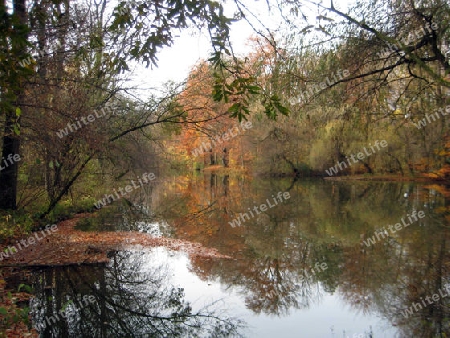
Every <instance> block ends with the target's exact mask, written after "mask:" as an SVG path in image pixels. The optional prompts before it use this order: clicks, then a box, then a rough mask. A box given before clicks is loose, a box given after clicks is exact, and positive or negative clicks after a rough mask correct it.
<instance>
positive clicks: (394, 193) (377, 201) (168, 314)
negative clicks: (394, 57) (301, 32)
mask: <svg viewBox="0 0 450 338" xmlns="http://www.w3.org/2000/svg"><path fill="white" fill-rule="evenodd" d="M278 192H289V196H290V198H289V199H285V200H283V201H282V202H279V203H278V204H277V205H275V206H273V207H270V206H269V207H268V208H267V210H266V211H265V212H260V213H259V214H258V215H257V214H256V211H254V212H253V216H254V217H249V219H246V220H245V221H244V222H242V224H241V226H231V224H230V223H232V222H233V219H235V218H236V217H239V215H240V214H241V213H244V212H247V213H249V208H250V210H255V209H254V207H255V206H260V205H261V204H264V203H265V204H267V202H266V199H268V198H269V199H272V195H274V196H276V195H277V194H278ZM444 194H445V189H444V187H442V186H437V185H425V184H414V183H409V182H402V183H392V182H359V181H358V182H356V181H346V182H331V181H323V180H301V181H296V182H293V181H292V180H288V179H282V180H268V179H257V178H253V179H251V180H250V179H248V178H247V179H244V178H237V177H229V176H218V175H214V174H205V175H198V176H194V177H175V178H171V179H168V180H165V181H162V182H158V183H157V184H156V185H155V186H153V187H152V188H151V189H148V190H143V189H142V191H137V194H136V195H135V196H134V202H135V203H136V207H133V208H131V209H130V208H128V209H126V210H125V209H124V210H122V211H121V212H117V210H116V211H114V212H113V211H111V212H110V214H108V215H106V216H105V215H104V216H102V217H99V219H98V221H96V222H97V223H96V224H93V225H92V226H91V228H90V230H97V231H101V230H108V231H110V230H121V231H127V230H138V231H142V232H148V233H151V234H153V235H155V236H167V237H173V238H180V239H184V240H189V241H193V242H200V243H201V244H203V245H204V246H207V247H213V248H217V249H218V250H219V251H220V253H222V254H225V255H228V256H230V257H231V259H205V258H198V257H197V258H192V259H190V258H189V257H188V256H187V255H186V254H184V253H181V252H172V251H168V250H166V249H164V248H154V249H140V248H134V249H133V250H132V251H120V252H113V253H111V254H110V255H111V262H110V263H109V264H108V265H106V266H104V265H99V266H95V267H86V266H79V267H65V268H57V269H45V270H37V271H34V272H33V274H32V277H31V283H33V287H34V288H35V290H36V298H34V299H33V301H32V303H31V311H32V313H33V318H34V321H35V325H41V327H42V326H43V325H44V323H45V321H46V323H47V324H46V325H45V329H44V328H43V329H42V330H43V334H42V336H43V337H176V336H180V337H196V336H201V337H226V336H229V337H235V336H239V335H241V336H244V337H279V338H284V337H313V338H315V337H318V338H320V337H336V338H338V337H441V336H442V337H444V334H447V335H448V334H450V324H449V312H450V308H449V306H450V301H449V300H450V297H442V296H441V297H440V299H438V300H436V301H433V300H432V301H431V303H430V302H429V301H428V303H427V302H426V301H425V299H426V297H427V296H429V297H432V296H433V295H435V294H439V291H440V290H441V294H445V293H442V290H445V287H446V286H449V287H450V273H449V272H450V271H449V269H450V260H449V248H448V247H447V239H449V231H448V230H447V228H448V221H447V220H446V217H447V218H449V217H448V215H449V210H448V207H447V205H448V203H447V200H446V199H445V198H444V197H443V195H444ZM272 205H273V203H272ZM111 210H112V209H111ZM414 211H416V212H419V211H423V212H424V213H425V217H424V218H422V219H418V220H417V221H414V222H413V223H412V224H409V225H408V226H407V227H404V226H403V227H402V229H400V230H398V231H396V232H395V233H394V232H393V231H391V230H389V229H388V228H387V227H388V225H394V224H396V223H399V222H401V219H402V218H404V219H407V215H410V216H411V215H412V213H413V212H414ZM250 216H251V215H250ZM411 220H414V218H411ZM383 227H386V231H385V233H384V235H383V236H379V238H378V239H377V241H376V243H374V244H372V245H370V246H367V245H365V244H364V241H365V240H366V241H367V238H369V237H371V236H373V235H374V232H375V231H376V230H379V229H380V230H381V228H383ZM391 229H394V228H391ZM87 295H91V296H93V298H91V299H92V301H86V299H87V298H83V296H87ZM83 299H84V301H83ZM428 299H430V298H428ZM71 301H73V303H72V302H71ZM414 302H415V303H421V304H422V306H421V307H422V308H421V309H419V306H418V305H417V304H416V309H417V310H413V311H412V312H411V314H410V315H409V316H408V318H406V317H405V316H404V315H403V314H402V313H403V311H404V310H405V309H407V308H409V307H410V306H412V305H413V303H414ZM423 304H425V305H426V306H424V305H423ZM419 305H420V304H419ZM62 309H63V310H64V311H65V312H64V315H65V317H67V318H62V316H60V318H58V319H55V318H53V319H55V321H54V322H52V321H51V322H50V323H49V319H48V318H50V317H51V316H53V317H55V315H57V314H58V313H60V312H61V310H62Z"/></svg>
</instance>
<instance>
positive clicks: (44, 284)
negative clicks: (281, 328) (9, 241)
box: [31, 251, 244, 337]
mask: <svg viewBox="0 0 450 338" xmlns="http://www.w3.org/2000/svg"><path fill="white" fill-rule="evenodd" d="M152 257H153V256H152V253H150V254H149V252H130V251H120V252H115V253H112V254H111V257H110V258H111V263H110V264H108V266H95V267H83V266H71V267H62V268H55V269H45V270H40V271H39V272H38V273H36V274H35V275H34V283H33V284H34V285H33V287H34V289H35V291H36V298H34V299H33V300H32V302H31V313H32V318H33V322H34V324H35V326H36V327H42V325H43V324H44V321H45V320H46V318H47V317H50V316H53V317H56V315H57V314H59V313H60V311H61V310H65V311H66V313H67V316H66V317H67V318H66V319H64V318H61V316H60V315H59V318H60V319H59V320H58V321H57V322H56V323H53V324H52V325H47V326H46V327H45V329H43V330H42V331H41V332H40V334H41V337H240V336H241V334H240V331H241V330H242V329H243V328H244V322H243V321H242V320H239V319H237V318H232V317H230V316H228V315H226V313H225V310H220V309H218V306H217V305H218V304H217V303H213V304H209V305H207V306H205V307H203V308H202V309H201V310H198V311H194V310H193V308H192V306H191V304H190V303H189V302H187V301H186V300H185V299H184V290H183V289H182V288H179V287H176V286H174V285H173V284H172V282H171V279H170V278H171V276H172V275H173V271H171V269H170V268H169V266H168V265H167V264H165V263H158V262H154V261H152V262H151V263H149V259H152ZM86 295H93V296H94V297H95V301H94V302H92V303H90V304H88V305H85V302H82V303H81V304H80V302H79V300H81V298H82V297H83V296H86ZM69 299H70V300H73V303H71V304H69V305H68V300H69Z"/></svg>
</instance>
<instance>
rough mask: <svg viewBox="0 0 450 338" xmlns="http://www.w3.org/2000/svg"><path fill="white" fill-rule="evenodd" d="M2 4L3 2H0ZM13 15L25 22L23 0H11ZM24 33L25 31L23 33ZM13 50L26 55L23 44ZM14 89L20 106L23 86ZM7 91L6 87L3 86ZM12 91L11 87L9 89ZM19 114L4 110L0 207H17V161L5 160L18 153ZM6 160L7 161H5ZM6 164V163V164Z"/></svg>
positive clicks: (20, 55) (20, 21)
mask: <svg viewBox="0 0 450 338" xmlns="http://www.w3.org/2000/svg"><path fill="white" fill-rule="evenodd" d="M1 5H4V2H3V3H2V4H1ZM13 9H14V16H15V17H16V18H17V20H18V21H17V22H18V25H19V26H24V25H26V24H27V12H26V7H25V0H15V1H13ZM15 28H16V29H17V30H18V31H23V30H22V29H21V28H20V27H15ZM25 34H26V33H25ZM12 48H13V51H14V52H16V53H17V54H16V55H17V56H18V57H19V58H23V57H25V56H26V46H25V45H24V44H20V43H19V44H14V45H13V46H12ZM16 85H17V87H16V88H15V90H14V97H15V102H13V105H12V106H13V107H14V106H15V107H20V106H21V103H22V100H23V95H24V93H23V86H20V85H19V84H16ZM3 90H4V91H8V88H4V89H3ZM9 91H10V92H12V90H11V89H9ZM18 120H19V116H17V115H16V112H15V109H14V108H10V109H8V111H6V112H5V129H4V134H3V148H2V161H1V162H0V163H1V166H0V209H4V210H5V209H16V208H17V200H16V196H17V174H18V169H19V162H18V161H15V160H14V161H7V158H8V156H10V158H11V156H14V155H16V154H19V148H20V139H19V135H17V133H16V132H15V128H18V126H19V121H18ZM6 161H7V162H6ZM6 164H8V165H7V166H6Z"/></svg>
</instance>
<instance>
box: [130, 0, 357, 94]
mask: <svg viewBox="0 0 450 338" xmlns="http://www.w3.org/2000/svg"><path fill="white" fill-rule="evenodd" d="M349 2H350V0H340V1H339V4H338V6H339V7H340V9H344V7H345V6H347V3H349ZM232 4H233V2H232V1H231V2H230V1H228V2H227V4H226V5H225V8H226V10H227V12H226V14H227V15H228V16H232V14H233V12H234V11H235V7H233V5H232ZM245 5H246V6H249V9H250V10H251V14H249V16H251V15H254V16H255V18H257V19H255V18H250V19H251V21H252V22H253V24H254V25H256V26H257V25H258V23H257V20H259V21H260V22H261V24H263V25H264V26H265V27H267V28H270V29H275V28H277V27H278V26H279V22H280V17H279V16H278V15H277V14H278V12H277V11H276V10H272V11H271V12H270V13H269V11H268V7H267V3H266V0H256V1H245ZM261 27H262V26H259V27H257V28H258V29H260V28H261ZM178 36H179V37H178V38H176V39H175V43H174V45H173V46H172V47H166V48H164V49H163V50H161V51H160V53H159V54H158V59H159V61H158V67H157V68H153V69H150V68H145V67H144V66H138V67H137V68H136V69H135V70H134V72H133V76H132V79H133V80H132V84H133V85H135V86H137V87H139V88H142V90H141V91H140V94H139V96H140V97H141V98H145V97H148V94H147V95H146V91H147V90H151V89H152V88H161V85H162V84H163V83H165V82H167V81H169V80H173V81H175V82H182V81H183V80H185V79H186V77H187V75H188V74H189V71H190V69H192V67H193V66H194V65H195V64H196V63H198V62H199V61H200V60H205V59H207V58H208V56H209V53H210V52H211V44H210V41H209V36H208V35H207V32H201V33H200V32H197V31H196V32H195V33H193V32H188V31H182V32H179V34H178ZM251 36H255V32H254V30H253V29H252V27H250V25H249V24H248V23H247V22H246V21H245V20H241V21H238V22H235V23H233V25H232V27H231V36H230V38H231V42H232V45H233V49H234V51H235V53H236V54H238V55H244V54H246V53H248V52H250V47H249V46H248V39H249V38H250V37H251Z"/></svg>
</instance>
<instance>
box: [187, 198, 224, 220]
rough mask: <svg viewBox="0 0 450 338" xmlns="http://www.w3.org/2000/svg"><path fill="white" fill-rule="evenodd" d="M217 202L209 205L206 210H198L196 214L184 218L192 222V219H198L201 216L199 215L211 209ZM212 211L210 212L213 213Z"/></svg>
mask: <svg viewBox="0 0 450 338" xmlns="http://www.w3.org/2000/svg"><path fill="white" fill-rule="evenodd" d="M216 203H217V201H214V202H212V203H211V204H210V205H208V206H207V207H206V208H203V209H200V210H199V211H197V212H194V213H192V214H191V215H190V216H189V217H186V220H192V219H194V218H198V217H200V216H201V213H203V212H204V211H206V210H208V209H209V208H211V207H212V206H213V205H214V204H216ZM213 211H214V210H211V211H210V212H213Z"/></svg>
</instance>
